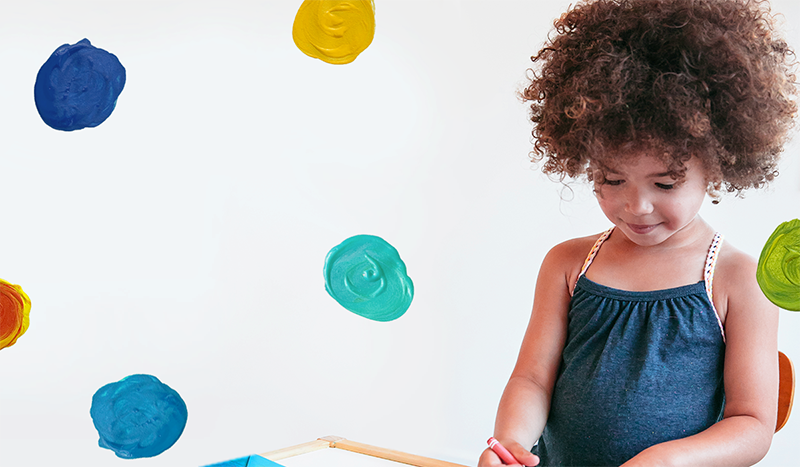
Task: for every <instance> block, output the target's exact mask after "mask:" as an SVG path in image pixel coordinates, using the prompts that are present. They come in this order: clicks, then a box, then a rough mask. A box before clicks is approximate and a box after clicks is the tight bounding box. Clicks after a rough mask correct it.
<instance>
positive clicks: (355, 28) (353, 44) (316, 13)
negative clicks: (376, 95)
mask: <svg viewBox="0 0 800 467" xmlns="http://www.w3.org/2000/svg"><path fill="white" fill-rule="evenodd" d="M374 36H375V4H374V3H373V2H372V0H349V1H335V0H305V1H304V2H303V4H302V5H300V9H299V10H297V15H296V16H295V18H294V26H293V27H292V38H294V43H295V44H296V45H297V48H298V49H300V50H301V51H302V52H303V53H304V54H306V55H308V56H310V57H314V58H318V59H320V60H322V61H324V62H327V63H332V64H334V65H341V64H345V63H350V62H352V61H353V60H355V59H356V57H358V54H360V53H361V52H363V51H364V50H366V48H367V47H369V45H370V44H371V43H372V38H373V37H374Z"/></svg>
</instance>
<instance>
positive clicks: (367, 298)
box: [324, 235, 414, 321]
mask: <svg viewBox="0 0 800 467" xmlns="http://www.w3.org/2000/svg"><path fill="white" fill-rule="evenodd" d="M324 273H325V290H327V291H328V294H329V295H330V296H331V297H333V298H334V299H335V300H336V301H337V302H339V304H340V305H342V306H343V307H345V308H347V309H348V310H350V311H352V312H353V313H355V314H357V315H360V316H363V317H365V318H368V319H371V320H374V321H392V320H394V319H397V318H399V317H401V316H403V314H404V313H405V312H406V310H408V307H409V306H410V305H411V300H412V299H413V298H414V283H413V282H412V281H411V278H409V277H408V275H407V274H406V265H405V264H404V263H403V260H401V259H400V255H399V254H398V253H397V250H395V249H394V247H393V246H392V245H390V244H388V243H387V242H386V241H385V240H384V239H382V238H380V237H376V236H373V235H356V236H354V237H350V238H348V239H347V240H345V241H343V242H342V243H341V244H339V245H338V246H335V247H333V249H331V251H330V252H328V256H327V257H326V258H325V268H324Z"/></svg>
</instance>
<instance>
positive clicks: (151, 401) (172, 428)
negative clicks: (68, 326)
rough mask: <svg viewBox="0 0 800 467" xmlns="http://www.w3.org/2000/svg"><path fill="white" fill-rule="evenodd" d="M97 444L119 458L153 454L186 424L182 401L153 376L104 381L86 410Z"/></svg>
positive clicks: (170, 441) (172, 440) (173, 441)
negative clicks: (98, 440)
mask: <svg viewBox="0 0 800 467" xmlns="http://www.w3.org/2000/svg"><path fill="white" fill-rule="evenodd" d="M89 413H90V414H91V416H92V421H93V422H94V427H95V428H97V432H98V433H99V434H100V442H99V444H100V447H102V448H106V449H111V450H112V451H114V453H115V454H116V455H117V457H121V458H123V459H138V458H140V457H153V456H157V455H159V454H161V453H162V452H164V451H166V450H167V449H169V448H170V447H171V446H172V445H173V444H175V441H177V440H178V438H180V436H181V433H183V428H184V427H185V426H186V418H187V417H188V413H187V411H186V404H184V402H183V399H181V396H179V395H178V393H177V392H175V391H174V390H172V388H170V387H169V386H167V385H166V384H164V383H162V382H161V381H159V380H158V378H156V377H155V376H150V375H131V376H128V377H126V378H123V379H122V380H121V381H118V382H116V383H110V384H106V385H105V386H103V387H102V388H100V389H98V390H97V392H96V393H95V394H94V396H93V397H92V408H91V410H90V411H89Z"/></svg>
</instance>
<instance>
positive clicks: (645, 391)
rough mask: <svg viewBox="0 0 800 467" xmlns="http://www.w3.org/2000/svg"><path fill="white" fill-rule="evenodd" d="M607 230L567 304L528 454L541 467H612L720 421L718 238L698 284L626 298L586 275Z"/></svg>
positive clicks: (721, 346)
mask: <svg viewBox="0 0 800 467" xmlns="http://www.w3.org/2000/svg"><path fill="white" fill-rule="evenodd" d="M612 230H613V227H612V228H611V229H609V230H608V231H606V232H605V233H604V234H603V235H601V237H600V238H599V239H598V240H597V242H596V243H595V245H594V247H593V248H592V251H591V252H590V253H589V257H588V258H586V262H585V263H584V266H583V268H582V270H581V273H580V275H579V276H578V281H577V283H576V284H575V290H574V293H573V296H572V299H571V300H570V307H569V316H568V318H569V324H568V331H567V340H566V343H565V346H564V351H563V354H562V361H561V365H560V367H559V370H558V378H557V380H556V384H555V387H554V389H553V396H552V402H551V406H550V407H551V408H550V414H549V416H548V419H547V424H546V426H545V428H544V431H543V433H542V436H541V438H540V439H539V441H538V443H537V445H536V446H534V447H533V449H532V452H533V453H534V454H537V455H538V456H539V457H540V458H541V463H540V465H542V466H618V465H620V464H623V463H624V462H626V461H627V460H628V459H630V458H632V457H634V456H635V455H636V454H638V453H639V452H641V451H643V450H644V449H646V448H648V447H650V446H652V445H654V444H658V443H661V442H665V441H669V440H673V439H678V438H684V437H686V436H690V435H694V434H696V433H699V432H701V431H703V430H705V429H706V428H708V427H709V426H711V425H713V424H714V423H716V422H717V421H719V420H720V419H721V418H722V409H723V405H724V389H723V364H724V357H725V331H724V329H723V327H722V322H721V321H720V319H719V315H718V313H717V311H716V309H715V308H714V302H713V300H712V289H711V285H712V279H713V274H714V265H715V263H716V258H717V252H718V251H719V246H720V244H721V243H722V236H721V235H720V234H716V235H715V237H714V241H713V242H712V244H711V247H710V248H709V252H708V256H707V258H706V265H705V273H704V278H703V280H702V281H700V282H697V283H695V284H691V285H685V286H681V287H675V288H671V289H663V290H655V291H647V292H633V291H626V290H619V289H614V288H611V287H606V286H604V285H600V284H598V283H596V282H592V281H591V280H589V279H587V278H586V276H585V275H584V273H585V272H586V269H587V268H588V267H589V265H590V264H591V262H592V260H593V259H594V257H595V255H596V254H597V251H598V249H599V248H600V246H601V245H602V244H603V242H604V241H605V239H606V238H608V236H609V235H610V234H611V232H612Z"/></svg>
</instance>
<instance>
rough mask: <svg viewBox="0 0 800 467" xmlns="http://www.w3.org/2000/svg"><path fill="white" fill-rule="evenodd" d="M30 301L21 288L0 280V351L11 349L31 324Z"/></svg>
mask: <svg viewBox="0 0 800 467" xmlns="http://www.w3.org/2000/svg"><path fill="white" fill-rule="evenodd" d="M30 312H31V299H30V298H28V295H26V294H25V292H23V291H22V287H20V286H18V285H14V284H10V283H8V282H6V281H4V280H3V279H0V349H2V348H4V347H11V346H12V345H14V343H15V342H17V339H18V338H19V336H21V335H23V334H25V331H27V330H28V326H29V325H30V323H31V319H30Z"/></svg>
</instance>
